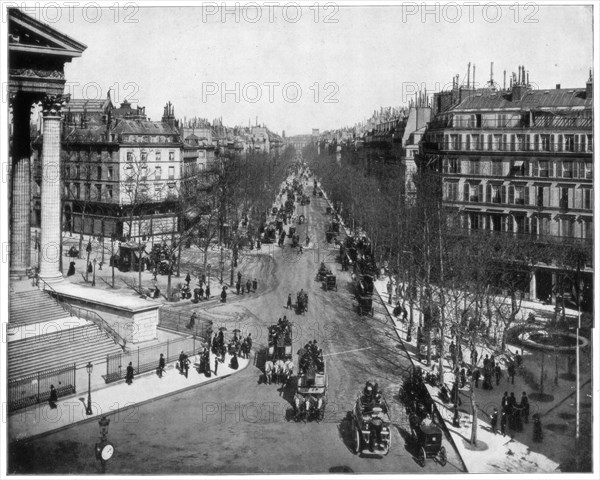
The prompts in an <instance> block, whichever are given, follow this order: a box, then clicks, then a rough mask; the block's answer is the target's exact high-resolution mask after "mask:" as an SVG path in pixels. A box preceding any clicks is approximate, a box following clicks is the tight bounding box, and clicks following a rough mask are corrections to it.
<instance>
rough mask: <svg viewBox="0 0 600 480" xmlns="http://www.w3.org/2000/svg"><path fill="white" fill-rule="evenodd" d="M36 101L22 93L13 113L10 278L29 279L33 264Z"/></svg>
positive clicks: (16, 97) (15, 98) (18, 97)
mask: <svg viewBox="0 0 600 480" xmlns="http://www.w3.org/2000/svg"><path fill="white" fill-rule="evenodd" d="M32 102H33V99H32V97H30V96H29V95H26V94H23V93H18V94H17V95H15V97H14V98H13V99H12V100H11V107H12V110H13V127H14V128H13V135H12V151H11V154H12V165H11V167H12V172H11V206H10V221H11V222H10V276H11V278H12V279H14V280H17V279H20V278H22V277H24V276H25V273H26V270H27V268H28V267H29V264H30V255H31V251H30V248H31V246H30V231H29V227H30V206H31V205H30V202H31V184H30V182H31V163H30V162H31V161H30V157H31V138H30V130H29V120H30V118H31V105H32Z"/></svg>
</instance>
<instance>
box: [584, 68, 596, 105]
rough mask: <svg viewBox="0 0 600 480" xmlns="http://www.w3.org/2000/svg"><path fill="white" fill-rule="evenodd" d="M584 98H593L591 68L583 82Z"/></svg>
mask: <svg viewBox="0 0 600 480" xmlns="http://www.w3.org/2000/svg"><path fill="white" fill-rule="evenodd" d="M585 98H590V99H593V98H594V77H593V76H592V69H591V68H590V77H589V78H588V81H587V82H586V83H585Z"/></svg>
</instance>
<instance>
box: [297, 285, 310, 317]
mask: <svg viewBox="0 0 600 480" xmlns="http://www.w3.org/2000/svg"><path fill="white" fill-rule="evenodd" d="M307 310H308V293H306V292H305V291H304V290H301V291H299V292H298V294H297V295H296V313H298V314H300V313H302V314H304V313H305V312H306V311H307Z"/></svg>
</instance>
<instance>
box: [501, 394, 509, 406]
mask: <svg viewBox="0 0 600 480" xmlns="http://www.w3.org/2000/svg"><path fill="white" fill-rule="evenodd" d="M507 405H508V392H504V396H503V397H502V400H500V408H502V410H506V407H507Z"/></svg>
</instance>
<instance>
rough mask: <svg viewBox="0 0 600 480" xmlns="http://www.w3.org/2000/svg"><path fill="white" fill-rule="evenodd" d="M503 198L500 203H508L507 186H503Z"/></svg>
mask: <svg viewBox="0 0 600 480" xmlns="http://www.w3.org/2000/svg"><path fill="white" fill-rule="evenodd" d="M500 195H501V198H500V201H501V203H506V186H505V185H502V190H501V194H500Z"/></svg>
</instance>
